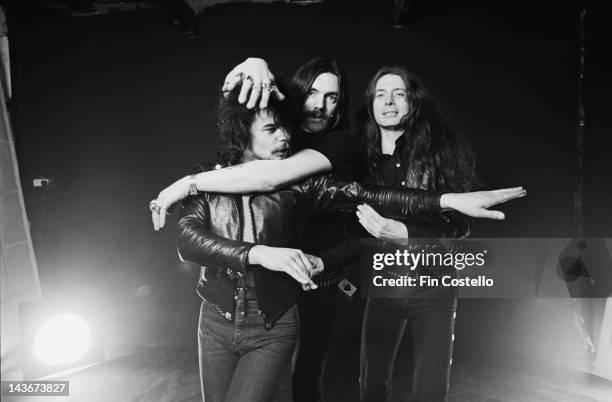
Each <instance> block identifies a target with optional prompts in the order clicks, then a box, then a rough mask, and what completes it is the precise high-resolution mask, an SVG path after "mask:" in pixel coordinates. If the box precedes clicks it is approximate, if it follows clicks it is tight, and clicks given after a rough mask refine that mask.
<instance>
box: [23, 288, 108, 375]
mask: <svg viewBox="0 0 612 402" xmlns="http://www.w3.org/2000/svg"><path fill="white" fill-rule="evenodd" d="M87 296H89V295H80V297H79V296H75V297H67V296H63V297H62V296H60V297H53V298H45V299H41V300H36V301H33V302H27V303H22V304H21V305H20V308H19V310H20V311H19V312H20V327H21V348H22V357H23V361H22V365H23V366H22V368H23V377H24V378H23V379H24V380H35V379H39V378H42V377H47V376H50V375H54V374H57V373H61V372H65V371H67V370H74V369H77V368H80V367H85V366H89V365H91V364H94V363H98V362H101V361H103V360H104V348H103V343H102V341H103V338H104V328H106V327H107V326H108V325H109V324H110V323H108V322H104V321H107V320H104V319H103V317H104V314H103V313H102V312H101V311H100V305H99V304H98V303H95V301H94V300H92V298H91V297H87ZM101 319H102V321H101Z"/></svg>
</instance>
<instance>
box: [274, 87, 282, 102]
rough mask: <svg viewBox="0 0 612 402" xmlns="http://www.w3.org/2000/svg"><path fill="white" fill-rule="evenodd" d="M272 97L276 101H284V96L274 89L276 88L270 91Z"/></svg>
mask: <svg viewBox="0 0 612 402" xmlns="http://www.w3.org/2000/svg"><path fill="white" fill-rule="evenodd" d="M272 96H274V98H275V99H276V100H278V101H283V100H285V95H284V94H283V93H282V92H281V91H280V90H279V89H278V88H276V86H275V87H274V90H272Z"/></svg>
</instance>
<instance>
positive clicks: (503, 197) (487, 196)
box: [440, 187, 527, 220]
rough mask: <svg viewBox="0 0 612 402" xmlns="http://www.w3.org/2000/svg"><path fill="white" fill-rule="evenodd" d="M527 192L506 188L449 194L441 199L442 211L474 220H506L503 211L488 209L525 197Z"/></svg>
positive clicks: (515, 188)
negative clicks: (459, 214) (449, 210)
mask: <svg viewBox="0 0 612 402" xmlns="http://www.w3.org/2000/svg"><path fill="white" fill-rule="evenodd" d="M525 195H527V191H526V190H524V189H523V187H514V188H504V189H501V190H492V191H475V192H472V193H449V194H443V195H442V197H441V198H440V207H441V208H442V209H454V210H457V211H459V212H461V213H462V214H464V215H467V216H471V217H472V218H488V219H497V220H502V219H505V217H506V216H505V215H504V213H503V212H501V211H489V210H488V208H489V207H491V206H493V205H497V204H501V203H503V202H506V201H510V200H513V199H515V198H520V197H524V196H525Z"/></svg>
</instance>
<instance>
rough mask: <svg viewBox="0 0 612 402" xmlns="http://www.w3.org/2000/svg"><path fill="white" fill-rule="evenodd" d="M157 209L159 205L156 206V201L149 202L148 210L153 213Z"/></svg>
mask: <svg viewBox="0 0 612 402" xmlns="http://www.w3.org/2000/svg"><path fill="white" fill-rule="evenodd" d="M157 207H159V205H158V204H157V200H151V202H150V203H149V210H150V211H151V212H155V211H156V210H157Z"/></svg>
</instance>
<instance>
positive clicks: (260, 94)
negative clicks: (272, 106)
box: [222, 57, 285, 109]
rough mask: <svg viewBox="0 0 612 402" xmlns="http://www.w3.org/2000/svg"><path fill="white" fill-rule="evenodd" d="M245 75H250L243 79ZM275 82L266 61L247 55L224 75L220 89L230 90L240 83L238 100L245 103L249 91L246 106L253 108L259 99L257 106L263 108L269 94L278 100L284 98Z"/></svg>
mask: <svg viewBox="0 0 612 402" xmlns="http://www.w3.org/2000/svg"><path fill="white" fill-rule="evenodd" d="M246 77H250V79H245V78H246ZM275 82H276V81H275V80H274V74H272V72H271V71H270V69H269V68H268V63H266V61H265V60H263V59H259V58H254V57H249V58H248V59H246V60H245V61H243V62H242V63H240V64H238V65H237V66H236V67H234V69H233V70H232V71H230V72H229V74H228V75H227V76H226V77H225V83H224V84H223V88H222V91H223V92H230V91H231V90H232V89H234V88H236V86H237V85H239V84H240V83H242V87H241V88H240V95H238V102H239V103H241V104H243V103H245V102H246V100H247V96H249V91H250V96H249V102H248V103H247V105H246V106H247V108H249V109H253V108H254V107H255V105H256V104H257V101H259V108H260V109H265V108H266V107H268V100H269V99H270V94H272V96H274V97H275V98H276V99H277V100H279V101H282V100H284V99H285V95H283V94H282V93H281V92H280V91H279V90H278V88H276V85H274V83H275ZM271 86H272V87H271ZM270 88H272V89H270Z"/></svg>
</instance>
